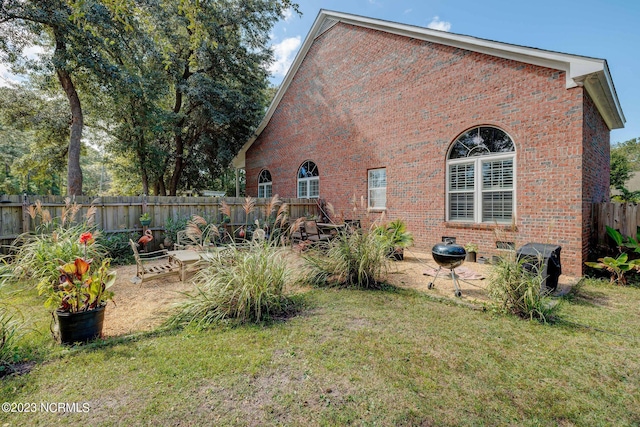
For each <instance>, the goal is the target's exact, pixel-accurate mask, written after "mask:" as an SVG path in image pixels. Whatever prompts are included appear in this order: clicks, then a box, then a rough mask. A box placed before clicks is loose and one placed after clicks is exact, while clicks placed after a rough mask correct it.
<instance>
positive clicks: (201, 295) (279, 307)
mask: <svg viewBox="0 0 640 427" xmlns="http://www.w3.org/2000/svg"><path fill="white" fill-rule="evenodd" d="M206 262H207V265H206V266H205V267H204V268H203V269H201V270H200V271H199V272H198V274H197V275H196V277H195V282H196V289H197V290H196V292H195V293H193V294H191V295H189V296H188V298H187V300H186V301H184V302H182V303H180V304H179V306H178V310H177V312H176V313H175V314H174V315H173V316H171V318H170V319H169V322H168V323H169V325H172V326H186V325H195V326H198V327H204V326H206V325H209V324H211V323H214V322H217V321H221V320H225V319H231V320H236V321H238V322H240V323H245V322H261V321H263V320H267V319H270V318H273V317H278V316H283V315H286V314H288V313H289V312H290V310H291V309H292V308H293V306H294V305H293V303H292V301H293V300H292V299H290V298H288V297H287V296H285V295H284V286H285V283H286V281H287V280H288V278H289V275H290V270H289V268H288V267H287V264H286V261H285V259H284V254H283V249H282V248H277V247H275V246H273V245H270V244H268V243H266V242H262V243H254V244H252V245H251V246H250V248H249V249H246V248H237V247H235V246H233V245H231V246H229V248H228V249H225V250H223V251H222V252H219V253H212V255H211V257H210V258H209V259H208V261H206Z"/></svg>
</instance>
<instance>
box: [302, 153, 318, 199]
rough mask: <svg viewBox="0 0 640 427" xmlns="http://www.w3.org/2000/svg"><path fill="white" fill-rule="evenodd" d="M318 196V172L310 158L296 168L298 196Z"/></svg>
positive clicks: (303, 197)
mask: <svg viewBox="0 0 640 427" xmlns="http://www.w3.org/2000/svg"><path fill="white" fill-rule="evenodd" d="M318 197H320V173H319V172H318V167H317V166H316V164H315V163H313V162H312V161H311V160H307V161H305V162H304V163H303V164H302V165H301V166H300V169H298V198H299V199H316V198H318Z"/></svg>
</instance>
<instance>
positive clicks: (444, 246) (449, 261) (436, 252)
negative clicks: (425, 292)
mask: <svg viewBox="0 0 640 427" xmlns="http://www.w3.org/2000/svg"><path fill="white" fill-rule="evenodd" d="M431 254H432V255H433V259H434V261H435V262H436V263H438V265H439V266H440V267H439V268H438V271H437V272H436V276H435V277H434V278H433V281H432V282H429V285H428V288H429V289H433V286H434V285H433V283H434V282H435V281H436V279H437V278H438V274H440V270H442V268H443V267H444V268H448V269H449V270H450V271H451V279H453V287H454V289H455V291H454V293H455V296H457V297H460V296H462V292H461V291H460V287H459V286H458V277H457V276H456V273H455V272H454V269H455V268H456V267H460V266H461V265H462V263H463V262H464V259H465V257H466V256H467V251H465V250H464V247H462V246H460V245H456V244H455V243H453V242H452V241H451V240H445V242H444V243H438V244H437V245H435V246H434V247H433V248H432V249H431Z"/></svg>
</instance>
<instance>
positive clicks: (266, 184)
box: [258, 169, 273, 198]
mask: <svg viewBox="0 0 640 427" xmlns="http://www.w3.org/2000/svg"><path fill="white" fill-rule="evenodd" d="M272 184H273V182H272V180H271V173H270V172H269V171H268V170H266V169H264V170H263V171H262V172H260V176H259V177H258V197H267V198H269V197H271V194H272V190H271V185H272Z"/></svg>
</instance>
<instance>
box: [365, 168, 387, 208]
mask: <svg viewBox="0 0 640 427" xmlns="http://www.w3.org/2000/svg"><path fill="white" fill-rule="evenodd" d="M386 207H387V169H385V168H382V169H370V170H369V209H374V210H375V209H385V208H386Z"/></svg>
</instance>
